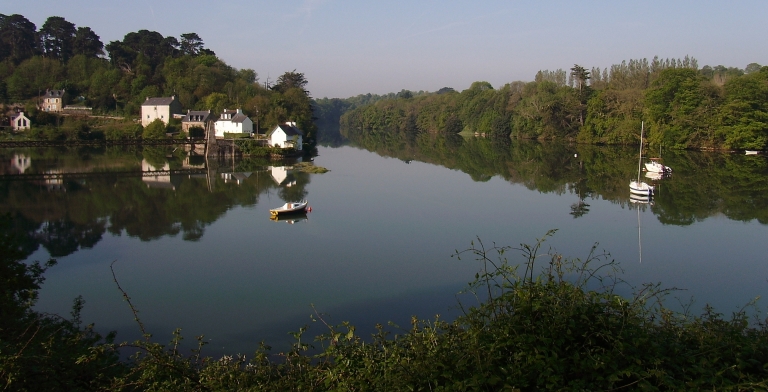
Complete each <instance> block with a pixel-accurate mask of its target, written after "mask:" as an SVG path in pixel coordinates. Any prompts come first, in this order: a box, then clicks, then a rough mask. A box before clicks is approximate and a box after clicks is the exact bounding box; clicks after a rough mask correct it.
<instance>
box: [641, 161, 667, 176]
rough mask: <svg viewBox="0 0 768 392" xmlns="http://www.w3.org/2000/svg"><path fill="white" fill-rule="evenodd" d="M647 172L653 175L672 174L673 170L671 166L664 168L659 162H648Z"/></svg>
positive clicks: (646, 165)
mask: <svg viewBox="0 0 768 392" xmlns="http://www.w3.org/2000/svg"><path fill="white" fill-rule="evenodd" d="M645 170H646V171H648V172H651V173H671V172H672V169H671V168H670V167H669V166H664V165H662V164H661V163H658V162H646V164H645Z"/></svg>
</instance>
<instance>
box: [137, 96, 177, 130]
mask: <svg viewBox="0 0 768 392" xmlns="http://www.w3.org/2000/svg"><path fill="white" fill-rule="evenodd" d="M174 114H181V104H180V103H179V101H178V100H177V99H176V96H175V95H172V96H170V97H159V98H150V97H147V99H146V100H145V101H144V103H142V104H141V125H142V126H144V127H146V126H147V125H149V124H150V123H151V122H152V121H155V120H157V119H160V120H161V121H162V122H164V123H166V124H168V121H169V120H170V119H171V118H173V115H174Z"/></svg>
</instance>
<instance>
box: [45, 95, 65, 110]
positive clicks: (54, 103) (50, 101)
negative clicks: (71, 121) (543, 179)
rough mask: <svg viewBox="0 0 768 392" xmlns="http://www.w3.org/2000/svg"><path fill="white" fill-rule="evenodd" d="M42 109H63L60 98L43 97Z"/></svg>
mask: <svg viewBox="0 0 768 392" xmlns="http://www.w3.org/2000/svg"><path fill="white" fill-rule="evenodd" d="M42 109H43V111H46V112H60V111H62V109H63V105H62V103H61V98H58V97H57V98H43V107H42Z"/></svg>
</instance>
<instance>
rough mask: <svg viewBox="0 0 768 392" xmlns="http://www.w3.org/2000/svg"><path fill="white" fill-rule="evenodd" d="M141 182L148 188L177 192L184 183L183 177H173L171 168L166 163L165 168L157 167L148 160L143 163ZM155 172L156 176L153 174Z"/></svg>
mask: <svg viewBox="0 0 768 392" xmlns="http://www.w3.org/2000/svg"><path fill="white" fill-rule="evenodd" d="M141 172H142V177H141V180H142V181H144V183H145V184H147V188H160V189H172V190H174V191H175V190H176V188H178V186H179V184H180V183H181V181H182V179H183V178H182V176H173V175H171V167H170V166H169V165H168V162H166V163H165V164H164V165H163V167H160V168H158V167H155V166H153V165H152V164H150V163H149V162H147V161H146V159H143V160H142V161H141ZM153 172H155V173H156V174H153Z"/></svg>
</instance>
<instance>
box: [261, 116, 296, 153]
mask: <svg viewBox="0 0 768 392" xmlns="http://www.w3.org/2000/svg"><path fill="white" fill-rule="evenodd" d="M267 138H268V139H269V145H270V146H277V147H280V148H291V147H293V148H295V149H297V150H301V145H302V144H303V142H304V140H303V139H304V132H302V131H301V129H299V128H297V127H296V122H294V121H289V122H286V123H285V124H278V125H277V126H276V127H275V128H274V129H273V130H272V131H271V132H269V133H268V134H267Z"/></svg>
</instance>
